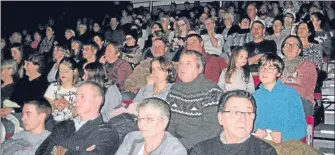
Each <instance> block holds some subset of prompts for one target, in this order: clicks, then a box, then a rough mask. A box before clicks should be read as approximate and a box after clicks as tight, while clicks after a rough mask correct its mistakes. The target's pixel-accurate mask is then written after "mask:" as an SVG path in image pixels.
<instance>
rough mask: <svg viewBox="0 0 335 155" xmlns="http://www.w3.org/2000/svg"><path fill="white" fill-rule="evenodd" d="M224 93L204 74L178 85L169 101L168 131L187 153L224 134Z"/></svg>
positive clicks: (173, 89)
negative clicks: (220, 116) (221, 115)
mask: <svg viewBox="0 0 335 155" xmlns="http://www.w3.org/2000/svg"><path fill="white" fill-rule="evenodd" d="M221 95H222V90H221V89H220V88H219V87H218V86H217V85H216V84H215V83H213V82H211V81H209V80H208V79H206V78H205V77H204V75H203V74H200V75H199V76H198V77H197V78H196V79H195V80H194V81H192V82H189V83H183V82H179V83H175V84H174V85H172V87H171V89H170V92H169V94H168V96H167V98H166V101H167V102H168V103H169V105H170V108H171V122H170V125H169V128H168V131H169V132H170V133H171V134H173V135H174V136H175V137H177V138H179V139H180V141H181V142H182V143H183V144H184V146H185V147H186V148H187V149H190V148H192V147H193V146H194V145H195V144H197V143H198V142H200V141H203V140H205V139H208V138H212V137H215V136H217V135H218V133H219V132H220V130H221V127H220V126H219V123H218V120H217V113H218V110H217V108H218V102H219V99H220V97H221Z"/></svg>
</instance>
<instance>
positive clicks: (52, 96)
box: [44, 58, 79, 122]
mask: <svg viewBox="0 0 335 155" xmlns="http://www.w3.org/2000/svg"><path fill="white" fill-rule="evenodd" d="M78 69H79V66H78V64H77V63H76V62H75V61H74V60H73V59H71V58H64V59H63V60H61V62H60V64H59V68H58V74H59V75H58V78H57V82H54V83H51V84H50V85H49V87H48V89H47V91H46V92H45V94H44V97H45V98H46V99H47V100H48V101H49V103H50V105H51V106H52V116H53V117H54V119H55V120H56V121H57V122H60V121H64V120H67V119H72V118H73V113H72V108H73V106H74V103H75V95H76V91H77V84H78V82H79V72H78Z"/></svg>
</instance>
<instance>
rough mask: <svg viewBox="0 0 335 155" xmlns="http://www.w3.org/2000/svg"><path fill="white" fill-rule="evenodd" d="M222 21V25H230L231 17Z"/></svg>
mask: <svg viewBox="0 0 335 155" xmlns="http://www.w3.org/2000/svg"><path fill="white" fill-rule="evenodd" d="M223 22H224V25H226V27H230V26H231V25H232V23H233V22H232V20H231V18H225V19H224V21H223Z"/></svg>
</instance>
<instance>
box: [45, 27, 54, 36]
mask: <svg viewBox="0 0 335 155" xmlns="http://www.w3.org/2000/svg"><path fill="white" fill-rule="evenodd" d="M46 34H47V36H52V35H53V34H54V31H53V30H52V28H51V27H47V30H46Z"/></svg>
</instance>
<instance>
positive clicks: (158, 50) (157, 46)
mask: <svg viewBox="0 0 335 155" xmlns="http://www.w3.org/2000/svg"><path fill="white" fill-rule="evenodd" d="M166 50H167V49H166V46H165V44H164V42H163V41H161V40H155V41H154V42H153V43H152V47H151V53H152V55H153V56H154V57H155V58H157V57H160V56H164V55H165V52H166Z"/></svg>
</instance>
